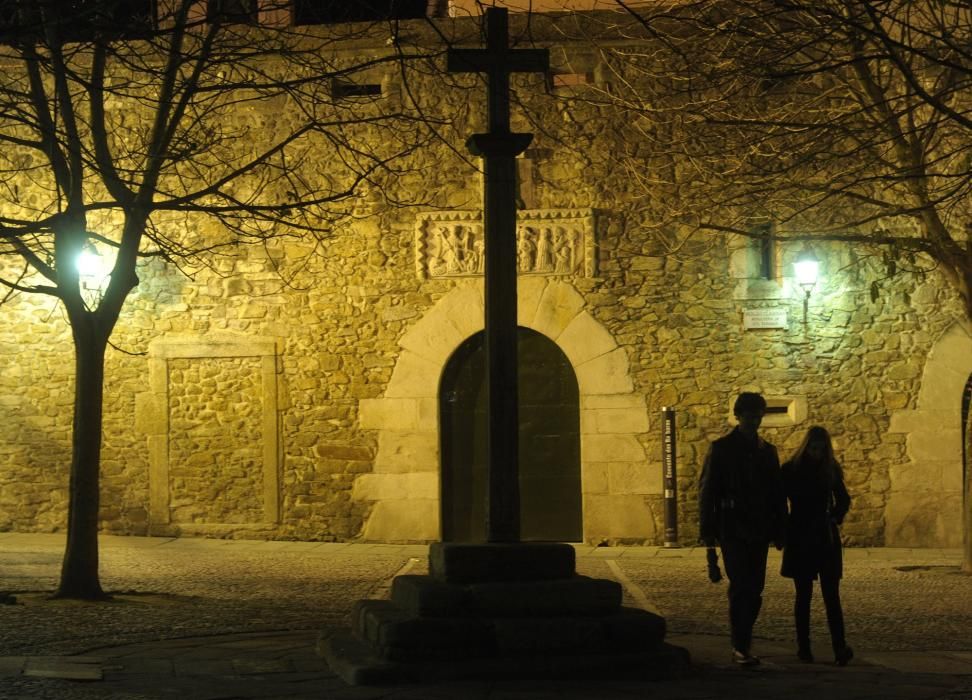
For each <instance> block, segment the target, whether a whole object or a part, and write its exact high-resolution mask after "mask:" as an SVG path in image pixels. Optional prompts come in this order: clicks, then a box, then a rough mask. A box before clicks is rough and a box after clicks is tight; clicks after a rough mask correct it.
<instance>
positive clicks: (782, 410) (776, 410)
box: [766, 406, 790, 415]
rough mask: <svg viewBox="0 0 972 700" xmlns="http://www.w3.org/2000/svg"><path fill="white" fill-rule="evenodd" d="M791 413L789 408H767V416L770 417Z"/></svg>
mask: <svg viewBox="0 0 972 700" xmlns="http://www.w3.org/2000/svg"><path fill="white" fill-rule="evenodd" d="M789 411H790V407H789V406H767V407H766V415H769V414H771V413H789Z"/></svg>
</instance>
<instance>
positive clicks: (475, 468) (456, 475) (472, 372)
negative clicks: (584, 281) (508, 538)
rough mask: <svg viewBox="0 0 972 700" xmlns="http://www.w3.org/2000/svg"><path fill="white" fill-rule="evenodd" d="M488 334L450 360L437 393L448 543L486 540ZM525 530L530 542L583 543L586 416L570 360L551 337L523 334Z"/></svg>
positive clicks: (522, 518) (522, 519) (522, 522)
mask: <svg viewBox="0 0 972 700" xmlns="http://www.w3.org/2000/svg"><path fill="white" fill-rule="evenodd" d="M483 341H484V334H483V333H482V332H481V331H480V332H479V333H476V334H474V335H472V336H471V337H469V338H468V339H466V340H465V341H464V342H463V343H462V344H461V345H460V346H459V347H458V348H457V349H456V351H455V352H454V353H453V354H452V356H451V357H450V358H449V360H448V362H447V363H446V366H445V368H444V370H443V372H442V380H441V383H440V386H439V418H440V440H441V455H442V479H441V487H442V491H441V507H442V539H443V541H446V542H475V541H483V540H485V537H486V524H485V523H486V386H485V352H484V348H483ZM517 352H518V359H519V393H520V416H519V418H520V445H519V462H520V530H521V539H523V540H527V541H531V540H532V541H538V540H555V541H564V542H573V541H579V540H580V539H581V538H582V516H581V470H580V410H579V399H578V387H577V378H576V376H575V375H574V370H573V367H572V366H571V364H570V361H569V360H568V359H567V356H566V355H564V353H563V352H562V351H561V350H560V348H558V347H557V345H556V344H555V343H554V342H553V341H551V340H550V339H549V338H547V337H546V336H544V335H542V334H541V333H537V332H536V331H533V330H530V329H528V328H523V327H520V328H519V331H518V342H517Z"/></svg>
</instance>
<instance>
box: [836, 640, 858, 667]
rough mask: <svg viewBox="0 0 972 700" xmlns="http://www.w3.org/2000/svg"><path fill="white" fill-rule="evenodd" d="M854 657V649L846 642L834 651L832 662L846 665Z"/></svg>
mask: <svg viewBox="0 0 972 700" xmlns="http://www.w3.org/2000/svg"><path fill="white" fill-rule="evenodd" d="M853 658H854V650H853V649H851V648H850V647H849V646H847V645H846V644H845V645H844V646H843V647H842V648H840V649H838V650H837V651H836V652H834V663H835V664H837V665H838V666H846V665H847V664H848V663H850V660H851V659H853Z"/></svg>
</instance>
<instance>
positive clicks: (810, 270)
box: [793, 247, 820, 325]
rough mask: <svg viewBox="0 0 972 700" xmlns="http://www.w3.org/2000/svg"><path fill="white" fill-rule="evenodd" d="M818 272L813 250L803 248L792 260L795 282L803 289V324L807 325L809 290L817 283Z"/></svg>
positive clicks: (818, 263)
mask: <svg viewBox="0 0 972 700" xmlns="http://www.w3.org/2000/svg"><path fill="white" fill-rule="evenodd" d="M819 272H820V261H819V260H817V256H816V255H814V254H813V251H812V250H811V249H810V248H809V247H807V248H804V249H803V250H802V251H801V252H800V254H799V255H797V257H796V260H794V261H793V273H794V275H795V276H796V282H797V284H798V285H800V287H801V289H803V325H807V308H808V307H809V305H810V292H812V291H813V288H814V287H815V286H816V284H817V275H818V274H819Z"/></svg>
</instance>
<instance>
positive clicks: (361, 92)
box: [331, 80, 381, 99]
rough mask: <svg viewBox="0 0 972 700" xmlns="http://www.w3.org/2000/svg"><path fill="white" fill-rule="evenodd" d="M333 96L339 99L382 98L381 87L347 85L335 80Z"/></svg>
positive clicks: (373, 85)
mask: <svg viewBox="0 0 972 700" xmlns="http://www.w3.org/2000/svg"><path fill="white" fill-rule="evenodd" d="M331 95H332V96H333V97H335V98H337V99H343V98H346V97H381V85H376V84H367V83H361V84H359V83H346V82H342V81H340V80H335V81H334V82H333V83H332V84H331Z"/></svg>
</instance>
